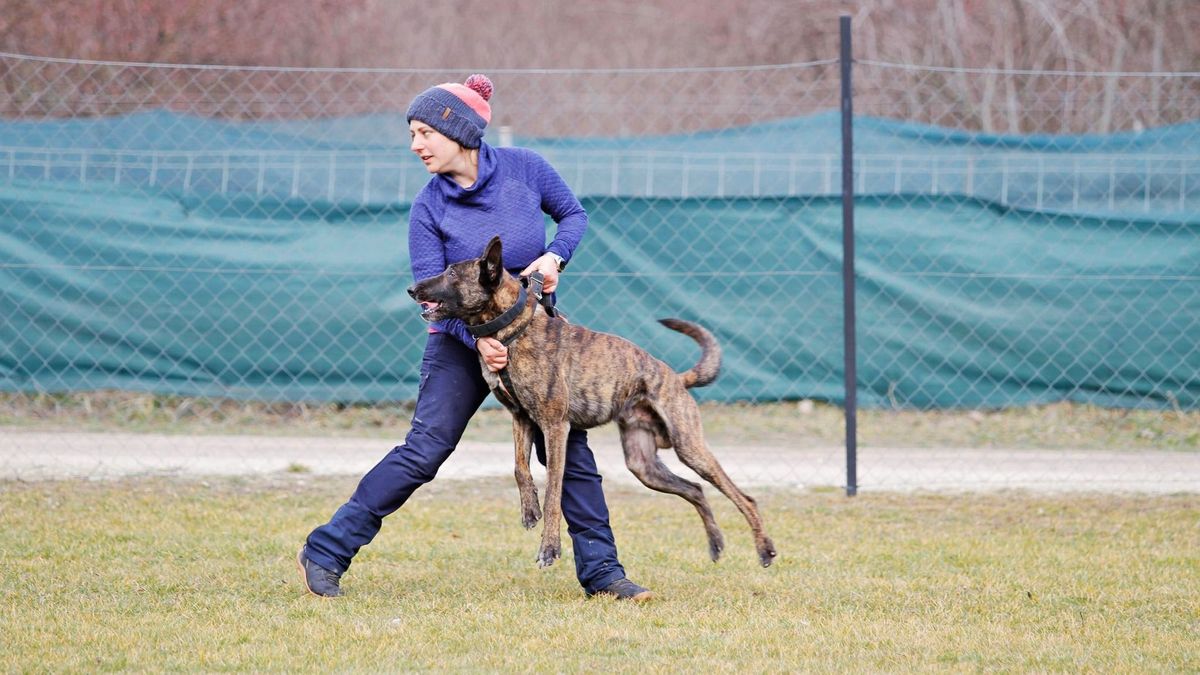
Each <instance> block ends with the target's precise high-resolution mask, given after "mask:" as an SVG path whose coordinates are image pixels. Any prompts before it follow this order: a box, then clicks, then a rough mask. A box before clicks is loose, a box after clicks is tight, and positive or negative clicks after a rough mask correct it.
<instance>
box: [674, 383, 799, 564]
mask: <svg viewBox="0 0 1200 675" xmlns="http://www.w3.org/2000/svg"><path fill="white" fill-rule="evenodd" d="M677 400H679V401H682V403H681V404H680V405H678V406H677V407H676V410H674V411H673V412H675V413H676V414H675V415H674V416H673V417H672V419H673V421H674V422H675V424H674V426H673V428H672V429H671V441H672V445H673V446H674V447H675V454H676V455H678V457H679V461H681V462H683V463H684V465H686V466H687V467H688V468H689V469H691V470H692V471H695V472H696V474H697V475H699V476H700V477H701V478H703V479H704V480H706V481H708V482H709V483H712V484H713V486H714V487H716V488H717V489H718V490H720V491H721V494H723V495H725V496H726V497H728V498H729V501H731V502H733V504H734V505H735V506H737V508H738V510H739V511H741V512H742V515H743V516H745V517H746V522H748V523H749V524H750V531H751V532H752V533H753V534H754V546H755V548H756V549H757V550H758V561H759V563H761V564H762V566H763V567H770V566H771V563H772V562H773V561H774V560H775V556H776V555H778V554H777V553H776V551H775V544H774V542H772V541H771V538H770V537H768V536H767V533H766V529H765V528H764V527H763V522H762V516H760V515H759V513H758V503H757V502H755V501H754V498H753V497H751V496H750V495H748V494H746V493H745V492H742V490H741V488H739V487H738V486H737V485H735V484H734V482H733V480H732V479H730V478H729V475H728V474H726V473H725V470H724V469H722V468H721V465H720V463H718V462H717V458H716V457H714V456H713V454H712V451H711V450H709V449H708V444H707V443H705V441H704V432H703V428H702V427H701V424H700V410H699V408H697V406H696V402H695V401H694V400H692V398H691V397H688V398H686V399H677Z"/></svg>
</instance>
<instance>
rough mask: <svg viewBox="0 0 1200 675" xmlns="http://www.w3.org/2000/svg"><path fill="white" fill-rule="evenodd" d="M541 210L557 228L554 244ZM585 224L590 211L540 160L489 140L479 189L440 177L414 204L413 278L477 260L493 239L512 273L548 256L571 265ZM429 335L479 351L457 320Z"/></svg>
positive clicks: (410, 224)
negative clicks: (501, 246) (500, 246)
mask: <svg viewBox="0 0 1200 675" xmlns="http://www.w3.org/2000/svg"><path fill="white" fill-rule="evenodd" d="M543 213H547V214H549V215H550V217H551V218H553V219H554V222H555V223H557V224H558V230H557V232H555V235H554V240H553V241H551V242H550V245H549V246H547V245H546V243H545V242H546V222H545V220H544V217H543V216H542V214H543ZM587 224H588V219H587V212H586V211H584V210H583V206H582V205H581V204H580V203H579V200H578V199H576V198H575V194H574V193H572V192H571V188H569V187H567V184H566V182H565V181H563V179H562V177H561V176H559V175H558V172H557V171H555V170H554V167H552V166H550V163H549V162H547V161H546V160H545V159H543V158H542V156H541V155H539V154H537V153H536V152H533V151H532V150H526V149H524V148H493V147H492V146H490V145H488V144H487V143H483V144H482V145H480V148H479V177H478V179H477V180H476V181H475V184H474V185H472V186H471V187H469V188H462V187H460V186H459V185H458V184H457V183H455V182H454V181H453V180H451V179H450V178H449V177H447V176H444V175H441V174H439V175H436V176H434V177H433V178H432V179H430V181H429V183H427V184H426V185H425V187H424V188H423V189H422V190H421V192H420V193H419V194H418V195H417V198H416V199H415V200H414V201H413V205H412V209H411V211H410V212H409V221H408V254H409V257H410V259H411V260H412V272H413V279H414V280H416V281H420V280H422V279H428V278H429V277H432V276H437V275H438V274H441V273H442V272H443V271H444V270H445V269H446V266H447V265H450V264H453V263H456V262H461V261H463V260H467V259H470V258H478V257H479V256H481V255H483V249H484V246H486V245H487V243H488V241H490V240H491V238H492V237H493V236H495V235H500V240H501V242H502V243H503V244H504V266H505V267H506V268H507V269H508V270H509V271H511V272H513V273H514V274H516V273H519V272H521V271H522V270H524V269H525V267H526V266H528V265H529V263H531V262H533V261H534V260H535V259H537V257H538V256H540V255H542V254H543V253H545V252H547V251H551V252H554V253H556V254H558V255H560V256H562V258H563V260H570V259H571V254H572V253H573V252H574V251H575V247H576V246H578V245H579V240H580V239H582V238H583V233H584V232H585V231H587ZM430 331H432V332H439V331H440V332H445V333H450V334H451V335H454V336H455V337H457V338H458V339H459V340H462V341H463V343H464V344H466V345H467V346H469V347H471V348H472V349H474V347H475V338H473V337H471V334H470V332H468V331H467V327H466V325H465V324H463V322H462V321H460V320H458V319H448V320H445V321H438V322H435V323H434V324H432V326H431V327H430Z"/></svg>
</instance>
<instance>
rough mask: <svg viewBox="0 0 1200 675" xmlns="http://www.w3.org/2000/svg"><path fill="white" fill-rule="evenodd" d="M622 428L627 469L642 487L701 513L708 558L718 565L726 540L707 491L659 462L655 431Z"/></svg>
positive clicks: (628, 426)
mask: <svg viewBox="0 0 1200 675" xmlns="http://www.w3.org/2000/svg"><path fill="white" fill-rule="evenodd" d="M618 426H619V428H620V431H621V447H622V448H623V449H624V450H625V466H627V467H629V470H630V471H631V472H633V475H634V476H636V477H637V479H638V480H640V481H641V482H642V485H645V486H646V487H648V488H650V489H651V490H657V491H658V492H665V493H668V494H673V495H678V496H680V497H683V498H684V499H686V500H688V501H689V502H691V504H692V506H695V507H696V511H698V512H699V513H700V520H702V521H704V532H705V533H706V534H707V535H708V555H709V557H710V558H712V561H713V562H716V561H717V560H718V559H719V558H720V557H721V551H722V550H724V548H725V537H724V536H723V535H722V534H721V528H719V527H717V521H716V519H715V518H714V517H713V512H712V508H711V507H709V505H708V500H707V499H705V497H704V490H703V489H701V487H700V485H699V484H698V483H693V482H692V481H690V480H684V479H683V478H680V477H679V476H677V475H675V473H674V472H672V471H671V470H670V469H668V468H667V466H666V465H665V464H663V463H662V460H660V459H659V458H658V447H657V446H658V444H657V443H656V441H655V434H654V432H653V431H651V430H650V429H647V428H645V427H644V426H640V425H638V424H636V423H634V424H628V423H625V422H624V421H622V422H621V423H619V425H618Z"/></svg>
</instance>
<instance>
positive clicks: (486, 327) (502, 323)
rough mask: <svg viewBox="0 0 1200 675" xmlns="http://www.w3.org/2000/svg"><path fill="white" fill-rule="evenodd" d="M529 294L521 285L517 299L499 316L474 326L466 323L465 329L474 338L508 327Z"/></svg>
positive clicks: (518, 313)
mask: <svg viewBox="0 0 1200 675" xmlns="http://www.w3.org/2000/svg"><path fill="white" fill-rule="evenodd" d="M528 297H529V294H528V293H526V292H525V286H521V293H520V295H518V296H517V301H516V302H515V303H513V306H512V307H509V308H508V309H506V310H504V313H503V314H501V315H500V316H498V317H496V318H494V319H492V320H491V321H488V322H486V323H480V324H476V325H474V326H472V325H470V324H467V330H469V331H471V335H472V336H473V337H476V338H481V337H489V336H492V335H495V334H496V333H499V332H500V331H502V330H504V329H505V328H508V327H509V326H510V325H512V323H513V322H514V321H516V320H517V317H519V316H521V312H523V311H524V310H525V301H526V300H527V299H528Z"/></svg>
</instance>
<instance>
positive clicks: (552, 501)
mask: <svg viewBox="0 0 1200 675" xmlns="http://www.w3.org/2000/svg"><path fill="white" fill-rule="evenodd" d="M570 430H571V425H570V424H569V423H568V422H566V421H565V420H564V421H563V422H560V423H556V424H546V425H544V426H543V427H542V433H543V434H544V435H545V440H546V497H545V503H544V504H543V506H542V513H543V515H544V516H545V517H544V518H543V519H542V546H541V548H540V549H538V556H537V564H538V567H549V566H551V565H553V564H554V561H555V560H558V559H559V558H561V557H562V537H561V535H560V529H561V527H562V489H563V473H564V472H565V471H566V467H567V433H568V432H569V431H570Z"/></svg>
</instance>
